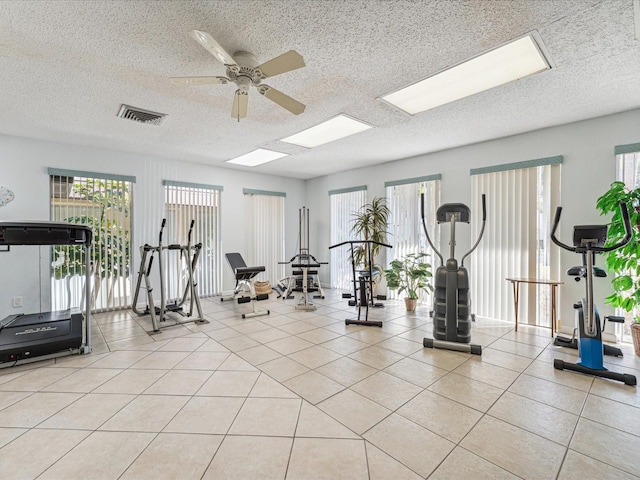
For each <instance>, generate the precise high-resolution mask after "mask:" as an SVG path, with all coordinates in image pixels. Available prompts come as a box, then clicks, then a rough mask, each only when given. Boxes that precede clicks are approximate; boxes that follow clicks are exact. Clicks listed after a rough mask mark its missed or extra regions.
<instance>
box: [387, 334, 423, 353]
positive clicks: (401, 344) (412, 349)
mask: <svg viewBox="0 0 640 480" xmlns="http://www.w3.org/2000/svg"><path fill="white" fill-rule="evenodd" d="M376 347H380V348H384V349H386V350H390V351H392V352H395V353H399V354H400V355H405V356H408V355H412V354H414V353H416V352H418V351H420V350H422V349H423V348H424V347H423V346H422V343H418V342H414V341H412V340H407V339H405V338H400V337H391V338H389V339H387V340H384V341H382V342H380V343H378V344H376Z"/></svg>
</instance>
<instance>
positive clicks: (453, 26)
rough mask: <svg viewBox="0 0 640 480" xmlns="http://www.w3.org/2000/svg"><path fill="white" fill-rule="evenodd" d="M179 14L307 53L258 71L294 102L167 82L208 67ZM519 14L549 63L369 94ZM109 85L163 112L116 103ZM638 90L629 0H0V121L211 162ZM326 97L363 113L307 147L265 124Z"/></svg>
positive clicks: (425, 142) (538, 118)
mask: <svg viewBox="0 0 640 480" xmlns="http://www.w3.org/2000/svg"><path fill="white" fill-rule="evenodd" d="M193 29H198V30H203V31H206V32H209V33H210V34H211V35H212V36H213V37H214V38H215V39H216V40H217V41H218V42H219V43H220V44H221V45H222V46H223V47H224V48H225V49H226V50H227V51H228V52H230V53H231V54H233V53H234V52H236V51H238V50H247V51H250V52H252V53H254V54H255V55H256V56H257V57H258V60H259V61H260V62H264V61H266V60H269V59H271V58H273V57H275V56H278V55H280V54H282V53H284V52H286V51H288V50H290V49H295V50H297V51H298V52H299V53H300V54H301V55H303V57H304V59H305V62H306V64H307V66H306V67H305V68H303V69H300V70H296V71H292V72H289V73H285V74H283V75H280V76H276V77H274V78H272V79H268V80H267V81H266V82H265V83H267V84H269V85H271V86H273V87H274V88H277V89H279V90H281V91H283V92H284V93H286V94H288V95H290V96H292V97H293V98H295V99H297V100H299V101H301V102H302V103H304V104H306V105H307V110H306V111H305V112H304V113H303V114H302V115H299V116H294V115H292V114H290V113H289V112H288V111H286V110H284V109H282V108H280V107H279V106H278V105H276V104H274V103H272V102H271V101H269V100H268V99H266V98H265V97H263V96H261V95H259V94H258V93H257V92H256V91H255V89H252V91H251V92H250V98H249V114H248V115H249V116H248V118H246V119H243V120H242V121H241V122H240V123H238V122H237V121H236V120H234V119H232V118H231V105H232V99H233V93H234V87H235V86H234V85H206V86H177V85H172V84H171V83H169V80H168V78H169V77H171V76H197V75H224V74H225V69H224V67H223V66H222V65H221V64H220V63H218V62H217V61H216V59H215V58H214V57H213V56H212V55H210V54H209V53H208V52H207V51H206V50H205V49H204V48H202V47H201V46H200V45H198V44H197V43H196V42H195V41H194V40H193V39H192V38H190V37H189V35H188V34H189V32H190V31H191V30H193ZM533 30H537V31H538V32H539V34H540V36H541V38H542V39H543V42H544V44H545V46H546V49H547V51H548V52H549V54H550V56H551V60H552V62H553V66H554V68H553V69H552V70H550V71H547V72H544V73H541V74H538V75H535V76H532V77H528V78H525V79H522V80H520V81H517V82H512V83H511V84H508V85H504V86H502V87H498V88H496V89H494V90H492V91H489V92H484V93H481V94H478V95H475V96H473V97H470V98H466V99H463V100H460V101H458V102H455V103H452V104H448V105H444V106H442V107H438V108H436V109H433V110H431V111H428V112H424V113H421V114H418V115H416V116H413V117H411V116H408V115H406V114H404V113H401V112H400V111H398V110H395V109H394V108H392V107H390V106H388V105H386V104H384V103H383V102H381V101H380V100H378V99H377V98H378V97H380V96H381V95H383V94H385V93H389V92H390V91H392V90H395V89H397V88H399V87H402V86H404V85H406V84H408V83H412V82H415V81H417V80H420V79H422V78H424V77H426V76H428V75H430V74H432V73H435V72H437V71H439V70H442V69H443V68H446V67H448V66H450V65H453V64H455V63H458V62H460V61H462V60H464V59H466V58H469V57H471V56H474V55H476V54H478V53H480V52H483V51H485V50H487V49H489V48H492V47H495V46H497V45H499V44H501V43H504V42H506V41H508V40H511V39H513V38H515V37H518V36H520V35H523V34H525V33H528V32H531V31H533ZM122 103H126V104H128V105H133V106H135V107H140V108H143V109H147V110H153V111H157V112H162V113H166V114H168V117H167V118H166V119H165V121H164V123H163V124H162V125H161V126H158V127H156V126H150V125H143V124H138V123H134V122H131V121H127V120H123V119H120V118H117V117H116V114H117V113H118V110H119V107H120V104H122ZM638 107H640V42H639V41H638V40H637V39H636V32H635V23H634V9H633V1H632V0H605V1H594V0H527V1H525V0H521V1H506V0H504V1H503V0H486V1H483V0H468V1H456V0H422V1H406V0H405V1H402V0H382V1H375V0H358V1H356V0H335V1H333V0H281V1H267V0H262V1H251V0H220V1H178V0H172V1H157V0H154V1H142V0H137V1H109V0H101V1H97V0H90V1H84V0H75V1H44V0H38V1H7V0H2V1H0V112H1V113H0V133H4V134H9V135H18V136H25V137H32V138H38V139H45V140H53V141H60V142H65V143H74V144H79V145H88V146H95V147H101V148H107V149H114V150H121V151H128V152H135V153H141V154H150V155H156V156H160V157H170V158H178V159H183V160H190V161H195V162H200V163H205V164H209V165H214V166H224V167H227V166H228V165H226V164H224V163H223V162H224V161H225V160H228V159H230V158H233V157H236V156H238V155H242V154H245V153H248V152H249V151H251V150H253V149H255V148H259V147H261V148H269V149H274V150H278V151H282V152H286V153H290V154H292V155H290V156H289V157H285V158H283V159H280V160H276V161H274V162H271V163H269V164H265V165H262V166H259V167H256V168H254V169H252V170H253V171H258V172H263V173H269V174H276V175H284V176H289V177H294V178H302V179H306V178H313V177H317V176H321V175H326V174H329V173H334V172H339V171H342V170H346V169H349V168H356V167H363V166H367V165H372V164H375V163H381V162H386V161H390V160H396V159H399V158H406V157H410V156H415V155H419V154H423V153H428V152H433V151H437V150H442V149H446V148H451V147H456V146H460V145H465V144H469V143H474V142H479V141H483V140H488V139H492V138H498V137H503V136H507V135H513V134H517V133H521V132H526V131H530V130H535V129H539V128H543V127H546V126H551V125H558V124H563V123H567V122H573V121H577V120H581V119H586V118H592V117H596V116H600V115H606V114H611V113H615V112H620V111H624V110H630V109H633V108H638ZM339 113H346V114H348V115H351V116H354V117H356V118H358V119H361V120H363V121H365V122H368V123H371V124H373V125H374V126H375V127H376V128H375V129H372V130H369V131H366V132H364V133H361V134H358V135H355V136H353V137H350V138H346V139H342V140H338V141H336V142H333V143H331V144H327V145H324V146H321V147H317V148H314V149H311V150H308V149H304V148H301V147H296V146H292V145H288V144H285V143H282V142H279V141H278V139H280V138H283V137H286V136H289V135H292V134H294V133H296V132H299V131H300V130H303V129H305V128H308V127H310V126H313V125H315V124H317V123H320V122H322V121H324V120H326V119H328V118H330V117H333V116H335V115H337V114H339ZM639 127H640V126H639ZM639 131H640V128H639ZM90 161H91V160H90V159H88V162H90ZM89 167H90V164H88V165H87V169H90V168H89ZM95 168H98V166H96V167H95ZM228 168H235V169H246V167H236V166H228Z"/></svg>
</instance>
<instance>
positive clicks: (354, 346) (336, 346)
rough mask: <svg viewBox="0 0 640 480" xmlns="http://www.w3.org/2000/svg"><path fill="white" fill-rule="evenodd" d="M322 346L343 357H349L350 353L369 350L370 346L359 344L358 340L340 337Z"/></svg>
mask: <svg viewBox="0 0 640 480" xmlns="http://www.w3.org/2000/svg"><path fill="white" fill-rule="evenodd" d="M322 346H323V347H324V348H328V349H329V350H333V351H334V352H337V353H340V354H342V355H349V354H350V353H354V352H357V351H358V350H362V349H363V348H367V347H368V346H369V344H367V343H364V342H359V341H358V340H354V339H353V338H349V337H338V338H335V339H333V340H329V341H328V342H325V343H323V344H322Z"/></svg>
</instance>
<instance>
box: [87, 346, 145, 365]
mask: <svg viewBox="0 0 640 480" xmlns="http://www.w3.org/2000/svg"><path fill="white" fill-rule="evenodd" d="M149 353H150V352H139V351H135V350H129V351H128V350H121V351H118V352H111V353H109V354H108V355H106V356H103V357H102V358H101V359H100V360H98V361H97V362H95V363H92V364H91V366H90V367H89V368H129V367H130V366H131V365H133V364H135V363H138V362H139V361H140V360H142V359H143V358H144V357H146V356H147V355H149Z"/></svg>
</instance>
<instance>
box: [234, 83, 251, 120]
mask: <svg viewBox="0 0 640 480" xmlns="http://www.w3.org/2000/svg"><path fill="white" fill-rule="evenodd" d="M248 104H249V95H248V94H247V92H242V91H240V90H236V94H235V95H234V96H233V108H232V109H231V116H232V117H233V118H237V119H238V121H240V119H241V118H245V117H246V116H247V105H248Z"/></svg>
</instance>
